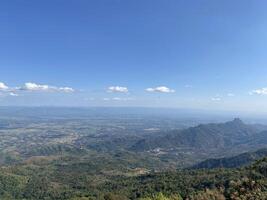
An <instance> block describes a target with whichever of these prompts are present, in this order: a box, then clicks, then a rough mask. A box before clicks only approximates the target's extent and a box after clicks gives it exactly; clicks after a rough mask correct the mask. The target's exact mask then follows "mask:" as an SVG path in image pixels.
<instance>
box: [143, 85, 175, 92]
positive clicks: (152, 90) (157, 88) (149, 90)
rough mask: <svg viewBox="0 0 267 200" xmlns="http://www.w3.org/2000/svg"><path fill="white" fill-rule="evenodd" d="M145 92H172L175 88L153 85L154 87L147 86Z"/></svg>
mask: <svg viewBox="0 0 267 200" xmlns="http://www.w3.org/2000/svg"><path fill="white" fill-rule="evenodd" d="M146 91H147V92H160V93H173V92H175V90H173V89H170V88H168V87H166V86H159V87H155V88H147V89H146Z"/></svg>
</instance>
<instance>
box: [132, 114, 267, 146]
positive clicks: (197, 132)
mask: <svg viewBox="0 0 267 200" xmlns="http://www.w3.org/2000/svg"><path fill="white" fill-rule="evenodd" d="M261 131H262V128H259V126H258V125H247V124H244V123H243V122H242V121H241V120H240V119H238V118H236V119H234V120H233V121H229V122H226V123H218V124H215V123H211V124H205V125H203V124H201V125H198V126H196V127H192V128H188V129H184V130H175V131H171V132H168V133H166V134H165V135H164V136H158V137H157V136H154V137H153V136H152V137H150V138H146V139H142V140H139V141H138V142H137V143H135V144H134V145H133V146H132V148H131V150H135V151H148V150H153V149H156V148H163V149H164V148H165V149H166V148H169V149H170V148H194V149H207V150H209V149H223V148H231V147H235V146H237V145H242V144H246V143H250V144H254V143H253V142H254V141H256V139H257V137H258V136H259V137H261V138H262V139H261V140H263V139H264V143H266V144H267V137H265V135H266V136H267V134H262V133H261ZM256 136H257V137H256ZM265 141H266V142H265ZM259 142H260V141H259ZM256 143H257V142H256Z"/></svg>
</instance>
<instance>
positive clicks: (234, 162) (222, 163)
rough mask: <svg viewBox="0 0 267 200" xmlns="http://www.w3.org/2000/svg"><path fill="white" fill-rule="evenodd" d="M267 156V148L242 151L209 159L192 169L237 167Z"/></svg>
mask: <svg viewBox="0 0 267 200" xmlns="http://www.w3.org/2000/svg"><path fill="white" fill-rule="evenodd" d="M266 156H267V148H264V149H260V150H258V151H255V152H247V153H242V154H240V155H237V156H233V157H228V158H219V159H208V160H205V161H203V162H200V163H198V164H196V165H194V166H193V167H192V169H214V168H236V167H242V166H246V165H249V164H251V163H252V162H254V161H255V160H258V159H261V158H264V157H266Z"/></svg>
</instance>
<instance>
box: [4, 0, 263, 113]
mask: <svg viewBox="0 0 267 200" xmlns="http://www.w3.org/2000/svg"><path fill="white" fill-rule="evenodd" d="M266 8H267V2H266V1H260V0H254V1H252V0H250V1H248V0H236V1H232V0H218V1H214V0H200V1H193V0H168V1H166V0H46V1H36V0H27V1H23V0H13V1H9V0H4V1H1V2H0V27H1V31H0V44H1V45H0V82H1V83H2V89H1V84H0V105H29V106H30V105H33V106H36V105H55V106H152V107H177V108H203V109H223V110H248V111H249V110H251V111H252V110H253V111H265V110H266V111H267V101H266V100H267V98H266V97H267V89H265V87H267V56H266V53H267V51H266V50H267V34H266V32H267V13H266ZM25 83H26V84H25ZM4 86H6V87H4ZM66 87H67V88H69V89H73V91H70V90H68V89H67V88H66ZM64 88H65V89H64ZM112 88H113V89H112ZM122 90H123V91H122Z"/></svg>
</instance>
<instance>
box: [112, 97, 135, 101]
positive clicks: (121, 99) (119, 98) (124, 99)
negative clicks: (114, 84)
mask: <svg viewBox="0 0 267 200" xmlns="http://www.w3.org/2000/svg"><path fill="white" fill-rule="evenodd" d="M112 100H114V101H131V100H133V98H130V97H127V98H121V97H114V98H112Z"/></svg>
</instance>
